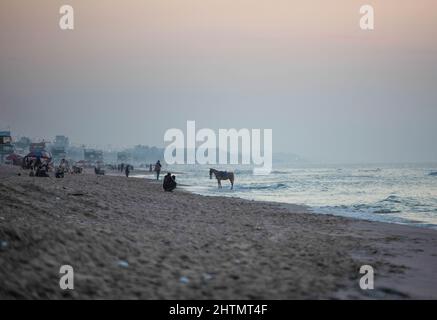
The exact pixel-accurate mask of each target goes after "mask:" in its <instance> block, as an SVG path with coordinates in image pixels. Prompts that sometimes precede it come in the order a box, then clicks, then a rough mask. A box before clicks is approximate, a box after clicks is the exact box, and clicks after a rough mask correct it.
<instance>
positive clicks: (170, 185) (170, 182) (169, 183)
mask: <svg viewBox="0 0 437 320" xmlns="http://www.w3.org/2000/svg"><path fill="white" fill-rule="evenodd" d="M162 187H163V188H164V190H165V191H168V192H171V191H173V190H174V189H176V177H175V176H172V175H171V173H170V172H169V173H167V175H166V176H165V177H164V183H163V184H162Z"/></svg>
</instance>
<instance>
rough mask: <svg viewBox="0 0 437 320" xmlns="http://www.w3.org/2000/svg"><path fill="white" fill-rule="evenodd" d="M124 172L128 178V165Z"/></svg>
mask: <svg viewBox="0 0 437 320" xmlns="http://www.w3.org/2000/svg"><path fill="white" fill-rule="evenodd" d="M124 173H125V174H126V178H129V173H130V168H129V165H127V166H126V170H125V171H124Z"/></svg>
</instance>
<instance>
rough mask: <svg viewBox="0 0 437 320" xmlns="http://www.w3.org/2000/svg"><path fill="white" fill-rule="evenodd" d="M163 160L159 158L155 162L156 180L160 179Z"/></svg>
mask: <svg viewBox="0 0 437 320" xmlns="http://www.w3.org/2000/svg"><path fill="white" fill-rule="evenodd" d="M161 167H162V166H161V162H160V161H159V160H158V161H157V162H156V164H155V172H156V180H159V174H160V173H161Z"/></svg>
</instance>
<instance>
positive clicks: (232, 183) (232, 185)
mask: <svg viewBox="0 0 437 320" xmlns="http://www.w3.org/2000/svg"><path fill="white" fill-rule="evenodd" d="M229 181H230V182H231V190H233V189H234V179H233V178H232V179H229Z"/></svg>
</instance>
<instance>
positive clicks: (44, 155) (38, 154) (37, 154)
mask: <svg viewBox="0 0 437 320" xmlns="http://www.w3.org/2000/svg"><path fill="white" fill-rule="evenodd" d="M26 157H27V158H32V159H36V158H40V159H41V160H46V161H48V162H50V161H51V160H52V155H51V153H50V152H48V151H46V150H36V151H31V152H29V153H28V154H27V156H26Z"/></svg>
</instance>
